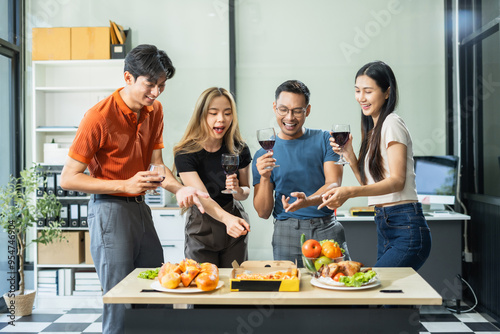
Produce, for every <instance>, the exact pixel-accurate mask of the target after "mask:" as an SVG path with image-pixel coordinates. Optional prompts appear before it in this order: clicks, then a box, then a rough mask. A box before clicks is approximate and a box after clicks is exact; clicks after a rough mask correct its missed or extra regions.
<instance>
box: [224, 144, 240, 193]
mask: <svg viewBox="0 0 500 334" xmlns="http://www.w3.org/2000/svg"><path fill="white" fill-rule="evenodd" d="M221 163H222V169H223V170H224V173H225V174H226V175H232V174H234V173H236V171H237V170H238V166H239V164H240V158H239V156H238V155H236V154H223V155H222V158H221ZM221 193H223V194H236V193H237V191H236V190H233V189H224V190H222V191H221Z"/></svg>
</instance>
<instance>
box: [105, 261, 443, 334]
mask: <svg viewBox="0 0 500 334" xmlns="http://www.w3.org/2000/svg"><path fill="white" fill-rule="evenodd" d="M143 270H146V269H136V270H134V271H133V272H132V273H130V274H129V275H128V276H127V277H126V278H125V279H124V280H123V281H121V282H120V283H119V284H117V285H116V286H115V287H114V288H113V289H111V290H110V291H109V292H108V293H106V295H104V297H103V301H104V303H105V304H170V305H172V304H175V305H178V304H182V305H185V304H192V305H194V308H187V309H179V308H175V307H174V308H149V309H145V308H129V309H127V317H126V323H125V326H126V329H127V331H126V333H146V332H150V333H154V332H155V331H158V332H160V331H161V332H162V333H274V334H276V333H286V332H290V333H300V332H304V333H312V332H313V331H314V330H317V329H323V330H324V329H331V330H332V331H334V332H338V333H341V332H342V331H349V332H350V333H370V334H371V333H384V334H390V333H402V332H407V333H418V329H419V328H420V323H419V306H420V305H441V303H442V299H441V296H440V295H439V294H438V293H437V292H436V291H435V290H434V289H433V288H432V287H431V286H430V285H429V284H428V283H427V282H426V281H425V280H424V279H423V278H422V277H421V276H420V275H419V274H417V273H416V272H415V271H414V270H413V269H411V268H376V271H377V273H378V277H379V278H380V281H381V285H380V286H378V287H375V288H371V289H364V290H356V291H339V290H326V289H321V288H317V287H314V286H312V285H311V284H310V280H311V275H310V274H308V273H307V272H306V271H302V279H301V283H300V291H299V292H231V291H230V290H229V274H230V272H231V269H221V270H220V277H221V280H222V281H224V286H223V287H222V288H220V289H219V290H215V291H212V292H205V293H194V294H179V293H167V292H141V291H143V290H146V291H147V290H151V287H150V285H151V283H152V281H150V280H144V279H140V278H137V275H138V274H139V272H141V271H143ZM381 290H402V293H384V292H381ZM334 329H335V330H334Z"/></svg>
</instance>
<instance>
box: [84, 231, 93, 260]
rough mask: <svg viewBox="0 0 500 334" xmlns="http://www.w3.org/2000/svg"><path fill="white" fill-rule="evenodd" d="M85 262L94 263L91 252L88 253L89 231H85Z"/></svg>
mask: <svg viewBox="0 0 500 334" xmlns="http://www.w3.org/2000/svg"><path fill="white" fill-rule="evenodd" d="M85 264H94V261H93V260H92V254H90V233H89V231H85Z"/></svg>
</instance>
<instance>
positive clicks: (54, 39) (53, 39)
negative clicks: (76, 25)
mask: <svg viewBox="0 0 500 334" xmlns="http://www.w3.org/2000/svg"><path fill="white" fill-rule="evenodd" d="M32 32H33V39H32V50H31V59H32V60H69V59H71V28H33V30H32Z"/></svg>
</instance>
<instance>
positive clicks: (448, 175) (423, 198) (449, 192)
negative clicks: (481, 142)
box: [413, 155, 458, 206]
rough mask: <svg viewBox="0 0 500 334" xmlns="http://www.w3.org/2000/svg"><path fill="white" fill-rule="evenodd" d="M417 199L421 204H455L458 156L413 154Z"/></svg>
mask: <svg viewBox="0 0 500 334" xmlns="http://www.w3.org/2000/svg"><path fill="white" fill-rule="evenodd" d="M413 159H414V160H415V175H416V177H415V182H416V184H417V195H418V201H419V202H421V203H422V204H429V205H431V206H432V205H433V204H442V205H444V204H448V205H453V204H455V195H456V192H457V176H458V157H456V156H453V155H442V156H414V157H413Z"/></svg>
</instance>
